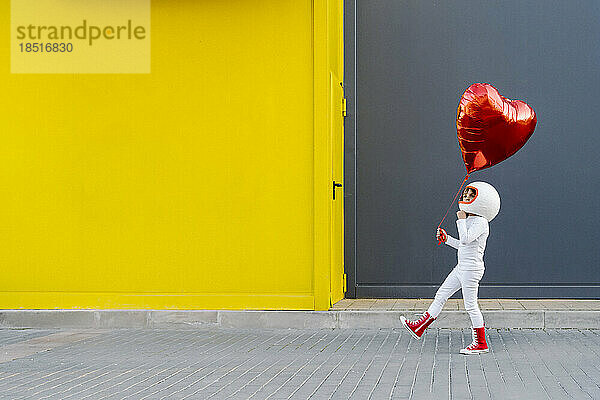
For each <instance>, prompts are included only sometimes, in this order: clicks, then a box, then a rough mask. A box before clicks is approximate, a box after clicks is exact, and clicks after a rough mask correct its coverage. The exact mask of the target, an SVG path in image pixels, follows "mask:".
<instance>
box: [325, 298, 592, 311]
mask: <svg viewBox="0 0 600 400" xmlns="http://www.w3.org/2000/svg"><path fill="white" fill-rule="evenodd" d="M432 301H433V299H343V300H340V301H338V302H337V303H335V304H334V305H333V307H331V310H388V311H396V310H410V311H425V310H426V309H427V307H428V306H429V305H430V304H431V302H432ZM478 303H479V308H481V310H482V311H491V310H530V311H533V310H552V311H557V310H561V311H600V300H565V299H539V300H538V299H478ZM464 309H465V307H464V303H463V299H450V300H448V301H447V302H446V304H445V305H444V311H456V310H464Z"/></svg>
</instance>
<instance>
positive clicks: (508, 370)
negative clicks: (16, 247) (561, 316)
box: [0, 328, 600, 400]
mask: <svg viewBox="0 0 600 400" xmlns="http://www.w3.org/2000/svg"><path fill="white" fill-rule="evenodd" d="M69 338H70V339H69ZM470 339H471V338H470V331H468V330H461V329H454V330H449V329H431V330H429V331H428V332H427V333H426V334H425V336H424V339H423V340H421V341H416V340H414V339H412V338H410V336H409V335H408V334H407V333H406V332H405V331H404V330H402V329H379V330H366V329H363V330H361V329H336V330H329V329H321V330H266V329H262V330H255V329H222V328H221V329H216V328H211V329H196V330H151V329H146V330H142V329H122V330H96V331H90V330H85V331H83V330H0V353H1V354H3V356H4V357H5V359H12V358H14V356H15V355H16V356H18V358H16V359H14V360H12V361H7V362H3V363H0V398H1V399H46V398H49V399H124V398H127V399H145V398H148V399H162V398H164V399H361V400H362V399H390V398H393V399H453V400H458V399H500V400H505V399H527V400H535V399H600V332H599V331H594V330H576V329H569V330H554V329H551V330H505V329H500V330H494V329H490V330H488V340H489V342H490V344H491V349H492V351H491V352H490V353H488V354H483V355H480V356H479V355H478V356H463V355H461V354H459V353H458V350H459V349H460V348H462V347H463V346H464V345H465V344H467V343H469V342H470ZM32 343H38V344H39V343H44V346H42V347H35V346H33V347H32V346H31V344H32ZM19 344H21V345H19ZM19 351H20V353H19ZM27 352H29V353H28V354H27ZM25 354H27V355H25Z"/></svg>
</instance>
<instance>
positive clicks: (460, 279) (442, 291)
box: [427, 265, 483, 328]
mask: <svg viewBox="0 0 600 400" xmlns="http://www.w3.org/2000/svg"><path fill="white" fill-rule="evenodd" d="M482 276H483V270H476V271H469V270H463V269H458V265H457V266H456V267H454V269H453V270H452V272H450V273H449V274H448V276H447V277H446V280H444V283H442V286H440V288H439V289H438V291H437V293H436V294H435V299H434V300H433V303H431V305H430V306H429V309H428V310H427V312H428V313H429V315H431V316H432V317H433V318H437V316H438V315H439V314H440V312H441V311H442V307H444V304H445V303H446V300H448V299H449V298H450V296H452V295H453V294H454V293H456V292H457V291H458V289H461V288H462V293H463V299H464V301H465V310H466V311H467V312H468V313H469V317H471V324H472V325H473V328H481V327H483V316H482V315H481V311H479V306H478V305H477V290H478V289H479V281H480V280H481V277H482Z"/></svg>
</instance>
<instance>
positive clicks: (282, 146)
mask: <svg viewBox="0 0 600 400" xmlns="http://www.w3.org/2000/svg"><path fill="white" fill-rule="evenodd" d="M321 3H322V2H321V1H319V0H315V6H314V7H313V4H312V2H311V1H298V0H286V1H282V0H272V1H258V0H255V1H250V0H247V1H242V0H240V1H213V0H205V1H185V2H178V1H157V0H154V1H153V2H152V39H151V40H152V66H151V69H152V72H151V74H146V75H127V74H106V75H102V74H98V75H90V74H74V75H72V74H64V75H61V74H56V75H45V74H41V75H33V74H23V75H19V74H10V63H9V52H10V47H9V46H10V38H9V37H8V34H7V32H5V34H4V35H1V36H0V52H1V53H0V60H2V62H1V64H0V68H1V69H0V88H1V92H0V93H1V95H0V110H1V111H0V134H1V135H2V141H1V144H0V188H1V190H0V268H1V270H2V274H1V275H2V278H1V279H0V308H180V309H185V308H199V309H202V308H203V309H212V308H248V309H253V308H254V309H256V308H267V309H269V308H271V309H315V308H316V309H324V308H326V307H325V306H324V304H325V301H324V300H323V301H321V302H319V297H323V296H325V294H324V293H323V291H321V290H320V289H319V288H318V286H319V285H321V286H322V285H323V284H322V282H321V281H320V280H321V278H322V279H329V278H330V277H329V273H326V274H325V275H321V274H320V272H319V271H321V269H323V268H329V265H323V264H322V263H321V262H320V261H318V260H323V259H325V257H319V256H317V253H316V252H315V246H316V245H315V243H317V241H318V240H319V238H316V237H315V232H316V231H317V230H320V232H322V231H323V229H322V227H319V228H318V229H317V225H320V224H321V222H320V219H319V218H321V217H319V216H318V215H320V214H319V213H322V212H321V211H322V208H321V205H318V204H317V203H318V202H320V203H319V204H324V203H323V200H322V199H321V197H323V196H325V195H327V194H328V193H330V192H329V187H322V185H320V183H319V182H317V181H316V180H315V177H316V176H317V175H316V173H315V171H314V168H318V167H317V162H316V160H317V159H319V160H323V159H324V158H325V157H327V156H328V155H326V154H323V151H324V150H323V149H316V150H315V147H316V143H315V138H316V137H319V135H321V132H320V131H319V129H320V128H319V127H318V126H319V125H318V124H317V123H316V120H315V119H314V118H313V116H314V115H315V112H318V110H317V106H315V104H320V103H319V101H316V100H314V98H315V97H316V96H318V95H319V96H320V94H316V93H315V88H316V87H317V85H316V84H315V79H314V76H313V73H316V72H315V71H314V70H315V65H316V64H317V63H321V62H322V60H321V61H319V60H318V59H317V58H314V54H315V53H314V51H315V49H316V47H318V43H316V41H323V40H325V39H324V37H322V35H320V34H319V33H318V32H316V31H313V17H312V15H313V12H315V11H316V13H315V15H316V16H317V17H318V18H322V17H323V15H322V13H320V12H319V11H318V10H317V9H322V8H323V7H324V6H323V4H321ZM340 3H341V1H340ZM0 7H1V8H0V26H5V27H7V26H9V25H10V6H9V2H2V5H1V6H0ZM325 22H326V21H325ZM315 40H316V41H315ZM319 79H320V78H319ZM325 93H326V92H325ZM324 134H325V135H327V134H328V133H327V132H325V133H324ZM318 152H321V153H318ZM315 154H317V156H315ZM319 162H320V161H319ZM313 167H314V168H313ZM323 183H324V181H323ZM319 210H321V211H319ZM323 212H325V213H326V211H323ZM325 218H327V216H325ZM323 224H325V225H327V226H328V224H329V219H328V218H327V219H324V220H323ZM323 239H324V241H325V242H326V241H327V238H323ZM326 244H327V243H326ZM321 251H325V252H326V249H325V250H323V249H320V250H319V252H321ZM319 254H320V253H319ZM336 279H340V278H339V277H336ZM327 297H328V298H327V300H328V301H327V303H329V295H328V294H327Z"/></svg>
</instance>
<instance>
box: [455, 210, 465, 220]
mask: <svg viewBox="0 0 600 400" xmlns="http://www.w3.org/2000/svg"><path fill="white" fill-rule="evenodd" d="M456 217H457V218H458V219H465V218H467V213H466V212H464V211H457V212H456Z"/></svg>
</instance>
